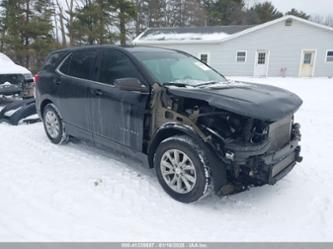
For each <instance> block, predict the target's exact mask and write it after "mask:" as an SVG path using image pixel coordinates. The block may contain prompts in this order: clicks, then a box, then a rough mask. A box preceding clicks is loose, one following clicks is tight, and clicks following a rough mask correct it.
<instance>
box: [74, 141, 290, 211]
mask: <svg viewBox="0 0 333 249" xmlns="http://www.w3.org/2000/svg"><path fill="white" fill-rule="evenodd" d="M69 146H71V147H72V148H75V149H78V150H84V151H85V152H86V153H88V154H89V155H91V156H98V157H103V158H105V159H106V160H110V159H111V160H116V161H118V162H119V163H120V164H121V166H122V167H126V170H129V171H131V172H134V174H135V175H137V177H144V178H145V180H146V181H147V182H148V184H149V185H151V187H152V189H154V190H156V191H159V192H160V193H161V194H160V195H159V197H160V198H162V199H163V201H167V202H171V203H173V204H179V205H184V206H187V205H188V204H181V203H178V202H177V201H175V200H172V199H171V197H169V196H168V195H167V194H166V193H164V191H163V189H162V188H161V187H160V185H159V183H158V180H157V177H156V175H155V170H154V169H149V168H148V167H147V166H144V164H143V163H142V162H139V161H138V160H137V158H135V157H133V156H130V155H128V154H124V153H120V152H119V151H117V150H113V149H109V148H105V147H100V146H99V147H96V145H94V144H92V143H90V142H86V141H79V140H72V141H71V142H70V143H69ZM110 170H111V169H110ZM283 182H284V181H281V182H279V183H278V184H279V185H280V184H281V185H283V184H284V183H283ZM277 191H278V190H277V188H276V185H275V186H269V185H265V186H261V187H252V188H250V189H249V190H245V191H243V192H240V193H237V194H233V195H229V196H223V197H220V196H217V195H215V194H210V195H209V196H207V197H206V198H203V199H201V200H199V201H198V202H196V203H194V204H190V205H192V206H195V207H197V208H204V209H205V208H207V209H215V210H223V209H225V208H230V207H232V208H236V209H243V208H244V209H248V208H251V207H253V205H254V204H255V203H256V204H258V203H261V202H263V203H265V202H267V201H269V200H270V199H271V196H274V195H275V194H276V192H277Z"/></svg>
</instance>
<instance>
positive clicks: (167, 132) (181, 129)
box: [147, 122, 203, 168]
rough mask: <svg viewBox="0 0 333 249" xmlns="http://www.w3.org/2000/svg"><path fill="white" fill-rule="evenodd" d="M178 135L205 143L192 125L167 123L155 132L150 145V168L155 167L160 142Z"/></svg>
mask: <svg viewBox="0 0 333 249" xmlns="http://www.w3.org/2000/svg"><path fill="white" fill-rule="evenodd" d="M176 135H187V136H190V137H191V138H193V139H195V140H196V141H198V142H199V143H203V140H202V139H201V137H200V136H199V135H198V134H196V133H195V132H194V130H193V129H192V128H191V127H189V126H186V125H184V124H180V123H175V122H172V123H167V124H165V125H163V126H162V127H161V128H159V129H158V130H157V131H156V132H155V134H154V136H153V138H152V142H151V143H150V145H149V147H148V153H147V154H148V162H149V167H150V168H153V167H154V155H155V152H156V149H157V147H158V146H159V144H160V143H161V142H162V141H163V140H165V139H167V138H169V137H172V136H176Z"/></svg>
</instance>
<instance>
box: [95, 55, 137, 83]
mask: <svg viewBox="0 0 333 249" xmlns="http://www.w3.org/2000/svg"><path fill="white" fill-rule="evenodd" d="M122 78H136V79H141V77H140V74H139V72H138V70H137V69H136V67H135V65H134V64H133V62H132V61H131V60H130V59H129V58H128V56H127V55H125V54H123V53H122V52H120V51H117V50H114V49H107V50H105V51H103V57H102V61H101V67H100V73H99V80H98V81H99V82H102V83H105V84H110V85H113V84H114V81H115V80H117V79H122Z"/></svg>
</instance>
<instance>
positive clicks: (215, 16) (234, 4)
mask: <svg viewBox="0 0 333 249" xmlns="http://www.w3.org/2000/svg"><path fill="white" fill-rule="evenodd" d="M204 4H205V5H206V6H207V7H208V8H209V9H208V25H234V24H243V23H244V15H245V12H244V6H245V4H244V1H243V0H218V1H204Z"/></svg>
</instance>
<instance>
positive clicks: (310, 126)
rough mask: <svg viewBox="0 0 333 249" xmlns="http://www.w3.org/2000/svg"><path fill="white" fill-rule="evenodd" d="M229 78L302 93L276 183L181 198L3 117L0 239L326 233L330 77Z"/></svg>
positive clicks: (312, 237)
mask: <svg viewBox="0 0 333 249" xmlns="http://www.w3.org/2000/svg"><path fill="white" fill-rule="evenodd" d="M233 79H241V80H246V81H253V82H260V83H269V84H273V85H276V86H280V87H284V88H287V89H289V90H291V91H293V92H295V93H297V94H298V95H299V96H301V97H302V98H303V100H304V105H303V106H302V107H301V109H300V110H299V112H298V113H297V115H296V120H297V121H299V122H300V123H301V125H302V133H303V140H302V146H303V151H302V155H303V156H304V161H303V162H302V163H301V164H298V165H297V166H296V167H295V169H294V170H293V171H292V172H291V173H290V174H289V175H288V176H286V177H285V178H284V179H282V180H281V181H280V182H278V183H277V184H276V185H274V186H263V187H260V188H253V189H251V190H250V191H246V192H243V193H240V194H237V195H232V196H229V197H224V198H219V197H216V196H209V197H208V198H205V199H203V200H201V201H200V202H198V203H195V204H190V205H186V204H181V203H178V202H176V201H174V200H172V199H171V198H170V197H169V196H168V195H167V194H165V193H164V192H163V190H162V188H161V187H160V186H159V184H158V181H157V179H156V177H155V174H154V171H153V170H149V169H145V168H143V167H140V165H139V164H138V162H137V161H135V160H133V159H130V158H126V157H124V156H121V155H119V154H117V153H109V152H106V151H102V150H100V149H97V148H95V147H94V146H91V145H88V144H86V143H83V142H76V143H70V144H68V145H64V146H56V145H53V144H51V143H50V142H49V141H48V139H47V138H46V136H45V134H44V130H43V126H42V124H41V123H37V124H33V125H20V126H18V127H14V126H9V125H7V124H0V157H1V161H0V164H1V174H0V196H1V203H0V241H14V240H15V241H156V240H158V241H332V240H333V224H332V222H333V195H332V192H333V181H332V179H333V170H332V160H331V158H330V156H331V153H332V151H333V129H332V127H333V115H332V114H333V113H332V105H333V99H332V91H333V79H327V78H314V79H298V78H262V79H254V78H238V77H233Z"/></svg>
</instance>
